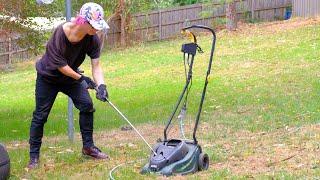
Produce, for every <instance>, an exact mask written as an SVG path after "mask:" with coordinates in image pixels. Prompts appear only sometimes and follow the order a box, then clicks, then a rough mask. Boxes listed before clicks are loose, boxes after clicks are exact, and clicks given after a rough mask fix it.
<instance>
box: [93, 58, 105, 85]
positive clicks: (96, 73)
mask: <svg viewBox="0 0 320 180" xmlns="http://www.w3.org/2000/svg"><path fill="white" fill-rule="evenodd" d="M91 66H92V77H93V79H94V81H95V82H96V84H97V85H98V86H99V85H100V84H104V77H103V71H102V68H101V66H100V61H99V59H91Z"/></svg>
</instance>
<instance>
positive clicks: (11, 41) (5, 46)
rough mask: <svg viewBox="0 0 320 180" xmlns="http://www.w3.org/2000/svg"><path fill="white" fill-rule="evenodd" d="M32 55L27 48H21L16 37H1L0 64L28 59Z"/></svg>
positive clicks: (9, 63)
mask: <svg viewBox="0 0 320 180" xmlns="http://www.w3.org/2000/svg"><path fill="white" fill-rule="evenodd" d="M30 57H32V55H31V53H30V52H29V51H28V50H27V48H21V47H20V46H19V44H18V38H17V37H15V38H3V39H1V40H0V65H2V66H3V65H11V64H13V63H16V62H20V61H24V60H28V59H30Z"/></svg>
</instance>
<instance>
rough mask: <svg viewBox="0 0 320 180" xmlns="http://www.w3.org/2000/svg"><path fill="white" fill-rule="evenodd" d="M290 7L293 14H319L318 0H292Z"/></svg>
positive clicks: (309, 15) (319, 4) (319, 0)
mask: <svg viewBox="0 0 320 180" xmlns="http://www.w3.org/2000/svg"><path fill="white" fill-rule="evenodd" d="M292 7H293V13H294V16H301V17H314V16H320V0H293V2H292Z"/></svg>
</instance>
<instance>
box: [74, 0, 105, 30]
mask: <svg viewBox="0 0 320 180" xmlns="http://www.w3.org/2000/svg"><path fill="white" fill-rule="evenodd" d="M78 16H80V17H82V18H83V19H85V20H86V21H88V22H89V23H90V24H91V26H92V27H93V28H94V29H96V30H98V31H100V30H103V29H109V28H110V27H109V25H108V24H107V22H106V21H105V20H104V19H103V16H104V12H103V8H102V7H101V6H100V5H99V4H96V3H93V2H89V3H85V4H84V5H82V7H81V9H80V12H79V14H78Z"/></svg>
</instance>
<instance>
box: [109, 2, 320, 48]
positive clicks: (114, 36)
mask: <svg viewBox="0 0 320 180" xmlns="http://www.w3.org/2000/svg"><path fill="white" fill-rule="evenodd" d="M318 1H320V0H318ZM236 6H237V13H238V18H239V19H245V18H247V19H251V20H252V19H253V20H259V21H272V20H279V19H283V18H284V16H285V12H286V8H287V7H290V6H292V0H242V1H237V5H236ZM225 14H226V5H224V4H222V5H221V4H219V3H211V4H195V5H189V6H183V7H177V8H171V9H165V10H158V11H152V12H149V13H146V14H136V15H134V16H133V17H132V22H133V27H135V28H134V29H133V30H132V32H131V33H130V36H129V39H130V40H132V41H154V40H162V39H167V38H171V37H174V36H176V35H177V34H178V33H180V30H181V28H182V27H184V26H186V25H192V24H202V25H206V26H210V27H213V26H214V25H215V24H217V23H216V21H219V20H220V21H221V18H224V17H225ZM222 22H223V20H222ZM110 26H111V30H110V31H109V32H108V37H107V41H106V43H107V45H106V46H108V47H113V46H117V45H119V43H120V19H115V20H113V21H112V22H110Z"/></svg>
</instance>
